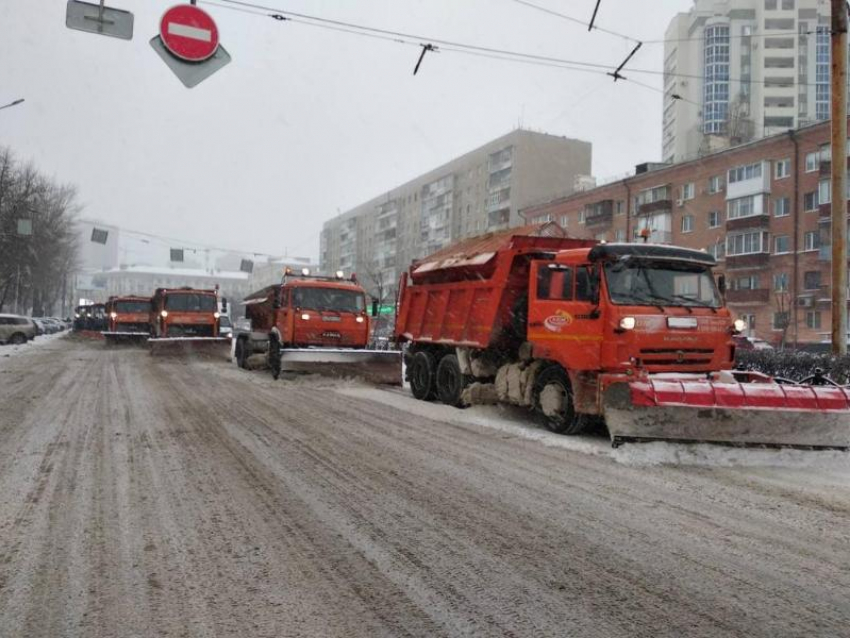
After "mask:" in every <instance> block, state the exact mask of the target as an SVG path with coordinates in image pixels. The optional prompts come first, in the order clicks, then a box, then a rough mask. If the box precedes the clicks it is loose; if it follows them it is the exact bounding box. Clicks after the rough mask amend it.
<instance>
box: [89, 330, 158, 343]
mask: <svg viewBox="0 0 850 638" xmlns="http://www.w3.org/2000/svg"><path fill="white" fill-rule="evenodd" d="M100 334H102V335H103V338H104V339H106V345H107V346H112V345H117V344H125V343H126V344H142V343H144V342H145V341H147V340H148V339H149V338H150V333H148V332H110V331H108V330H104V331H103V332H101V333H100Z"/></svg>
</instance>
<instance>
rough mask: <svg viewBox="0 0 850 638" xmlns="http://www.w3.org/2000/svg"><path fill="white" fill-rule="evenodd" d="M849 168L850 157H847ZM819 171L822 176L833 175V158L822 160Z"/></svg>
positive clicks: (849, 166) (848, 166)
mask: <svg viewBox="0 0 850 638" xmlns="http://www.w3.org/2000/svg"><path fill="white" fill-rule="evenodd" d="M847 168H848V169H850V157H848V158H847ZM818 172H819V173H820V176H821V177H830V176H831V175H832V160H821V161H820V166H819V168H818Z"/></svg>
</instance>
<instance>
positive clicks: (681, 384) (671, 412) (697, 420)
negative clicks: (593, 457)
mask: <svg viewBox="0 0 850 638" xmlns="http://www.w3.org/2000/svg"><path fill="white" fill-rule="evenodd" d="M604 410H605V420H606V423H607V425H608V432H609V434H610V435H611V441H612V443H613V444H614V445H618V444H619V443H623V442H627V441H638V440H669V441H681V442H705V443H721V444H731V445H761V446H772V447H802V448H832V449H835V448H840V449H846V448H848V447H850V389H848V388H844V387H839V386H827V385H823V386H813V385H796V384H784V383H774V382H767V383H738V382H720V381H713V380H709V379H702V380H700V379H693V380H690V379H689V380H675V379H640V380H635V381H631V382H628V383H626V382H623V383H615V384H612V385H611V386H609V387H608V388H607V389H606V390H605V395H604Z"/></svg>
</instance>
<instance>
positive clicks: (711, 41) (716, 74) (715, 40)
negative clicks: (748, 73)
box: [702, 25, 729, 135]
mask: <svg viewBox="0 0 850 638" xmlns="http://www.w3.org/2000/svg"><path fill="white" fill-rule="evenodd" d="M703 37H704V40H703V69H704V72H705V80H704V82H703V94H702V107H703V108H702V120H703V133H705V134H707V135H711V134H715V135H716V134H719V133H723V132H724V131H725V129H726V118H727V114H728V110H729V26H728V25H714V26H710V27H707V28H706V29H705V31H704V32H703Z"/></svg>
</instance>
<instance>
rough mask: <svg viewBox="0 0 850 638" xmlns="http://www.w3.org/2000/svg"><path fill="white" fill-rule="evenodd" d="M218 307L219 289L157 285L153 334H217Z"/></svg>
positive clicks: (173, 336) (171, 336)
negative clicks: (163, 286) (160, 286)
mask: <svg viewBox="0 0 850 638" xmlns="http://www.w3.org/2000/svg"><path fill="white" fill-rule="evenodd" d="M218 308H219V305H218V291H217V290H198V289H194V288H157V290H156V292H155V293H154V296H153V298H152V299H151V312H150V331H151V337H152V338H155V339H176V338H195V337H205V338H209V337H218V320H219V317H220V313H219V309H218Z"/></svg>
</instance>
